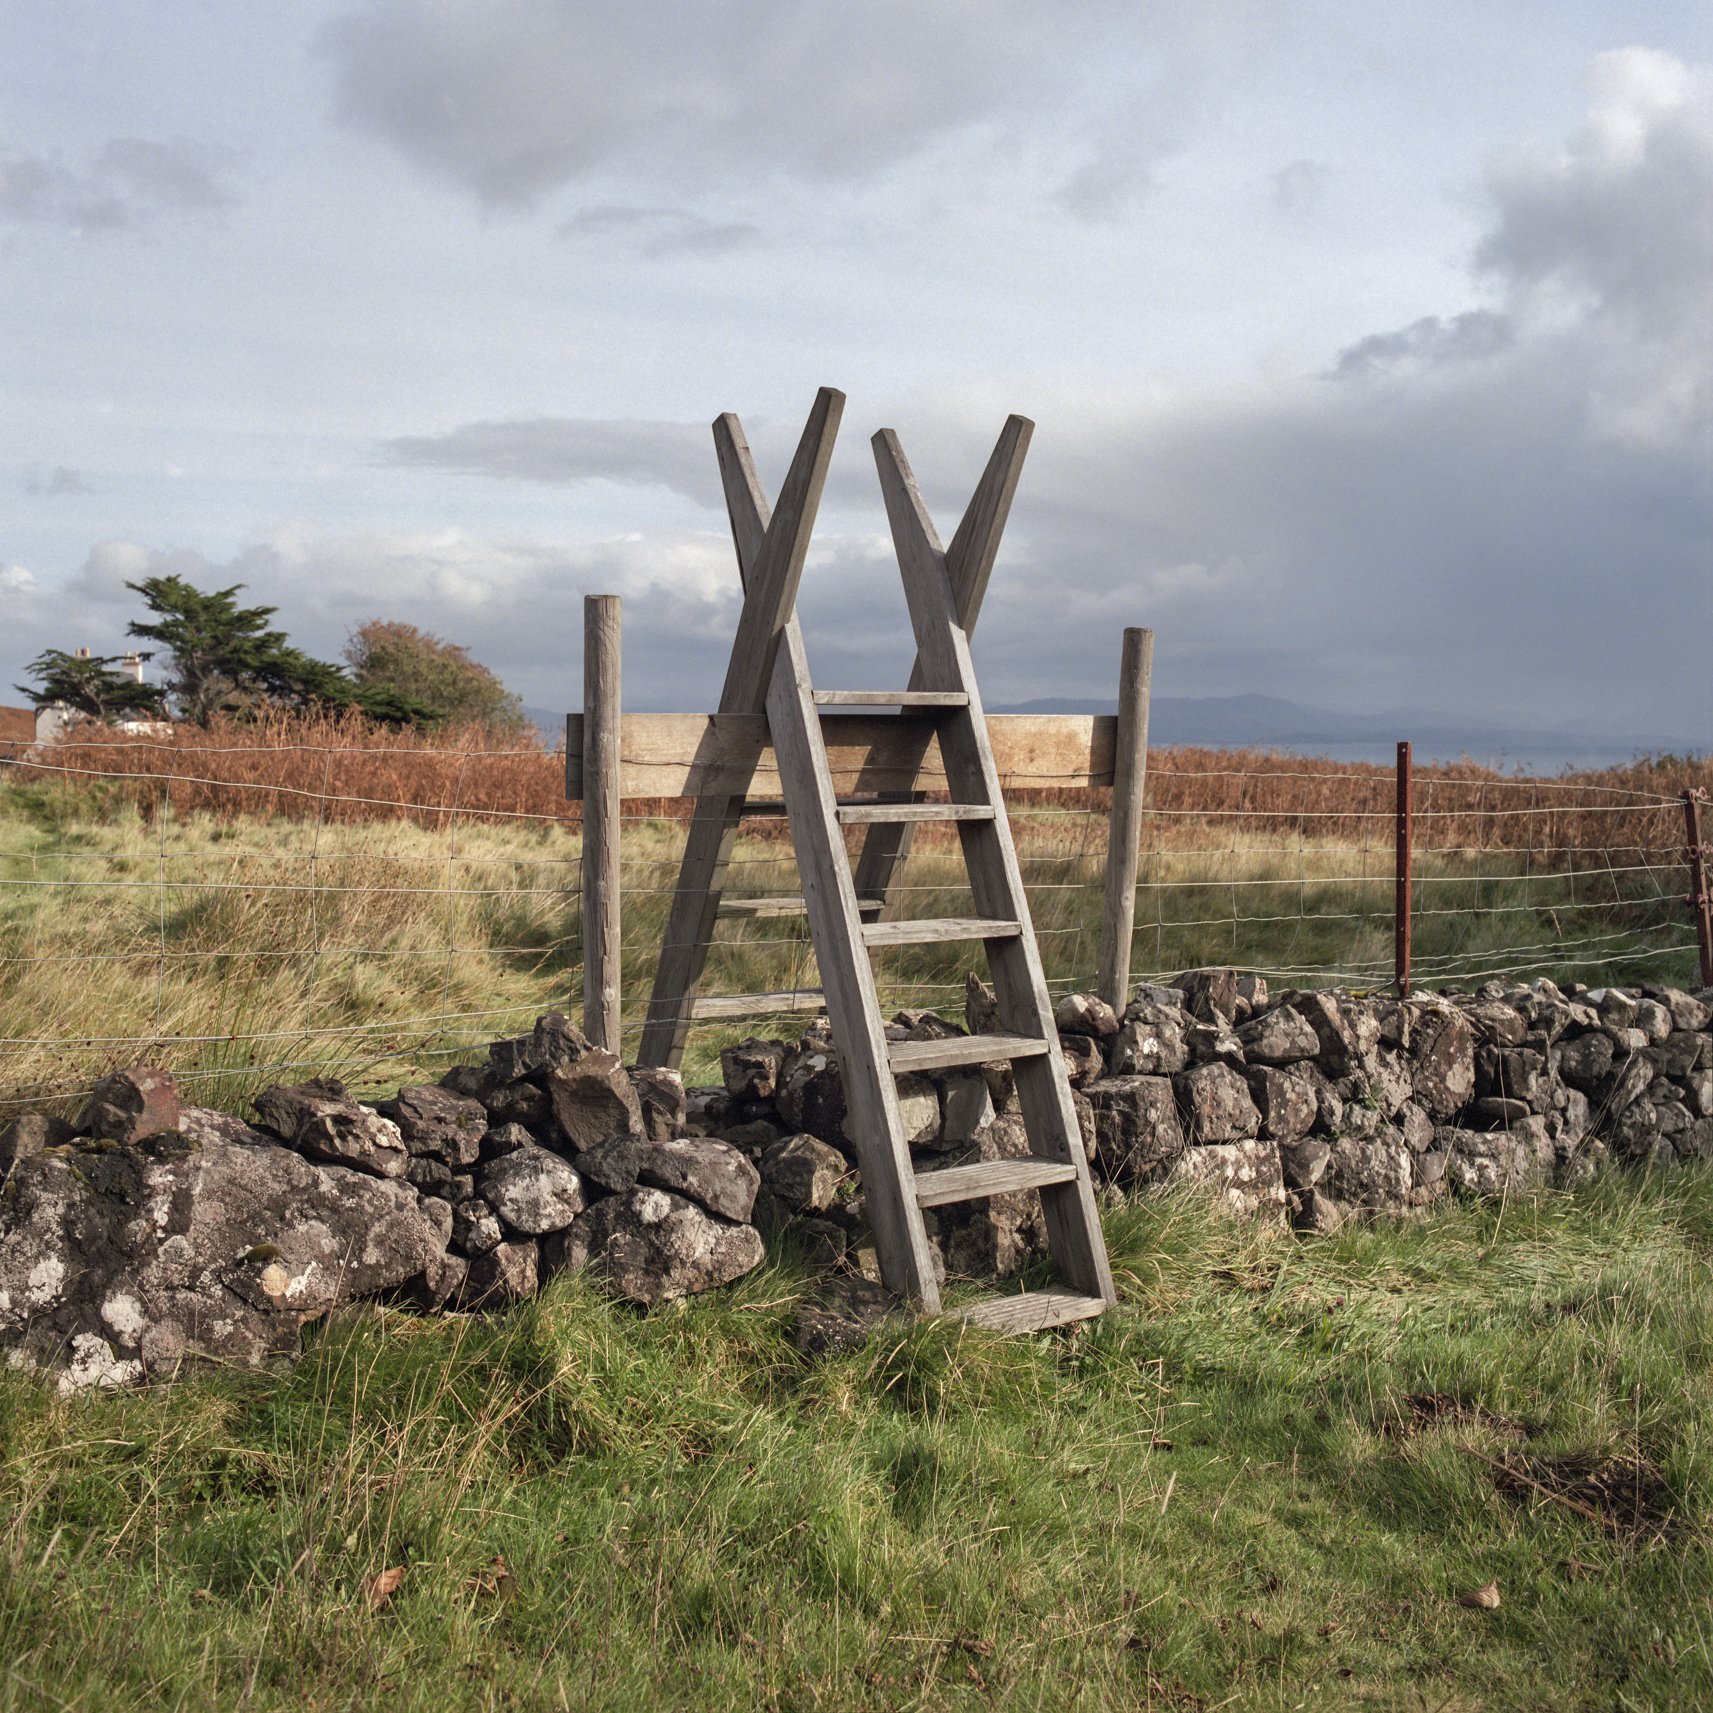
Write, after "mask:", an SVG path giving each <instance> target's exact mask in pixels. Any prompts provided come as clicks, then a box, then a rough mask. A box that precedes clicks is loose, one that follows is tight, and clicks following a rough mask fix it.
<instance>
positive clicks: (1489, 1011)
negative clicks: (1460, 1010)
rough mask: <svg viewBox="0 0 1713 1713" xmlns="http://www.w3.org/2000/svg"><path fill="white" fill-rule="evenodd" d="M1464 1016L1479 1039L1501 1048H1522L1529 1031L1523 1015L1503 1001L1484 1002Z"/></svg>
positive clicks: (1488, 1000)
mask: <svg viewBox="0 0 1713 1713" xmlns="http://www.w3.org/2000/svg"><path fill="white" fill-rule="evenodd" d="M1464 1015H1465V1016H1466V1017H1467V1018H1468V1019H1469V1022H1470V1026H1471V1028H1472V1029H1473V1030H1474V1032H1475V1033H1476V1034H1477V1035H1478V1036H1479V1037H1481V1038H1482V1039H1483V1040H1484V1041H1487V1042H1491V1043H1493V1044H1495V1045H1497V1046H1501V1047H1517V1046H1521V1045H1522V1040H1523V1037H1524V1036H1525V1035H1526V1034H1527V1033H1528V1031H1529V1026H1528V1024H1527V1023H1526V1022H1525V1021H1524V1020H1523V1018H1522V1016H1521V1014H1520V1013H1518V1012H1517V1011H1516V1010H1515V1009H1514V1008H1513V1007H1512V1006H1509V1005H1506V1004H1505V1003H1504V1002H1503V1001H1502V1000H1496V999H1485V1000H1482V1001H1480V1002H1479V1003H1477V1004H1475V1005H1471V1006H1470V1007H1469V1008H1468V1010H1467V1011H1465V1013H1464Z"/></svg>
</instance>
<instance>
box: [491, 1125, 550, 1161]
mask: <svg viewBox="0 0 1713 1713" xmlns="http://www.w3.org/2000/svg"><path fill="white" fill-rule="evenodd" d="M535 1146H537V1144H536V1140H535V1137H534V1136H532V1135H531V1134H530V1132H529V1131H528V1130H527V1129H525V1128H524V1126H523V1125H521V1124H496V1125H494V1126H492V1127H491V1128H490V1129H489V1130H487V1131H486V1132H485V1133H484V1134H483V1136H482V1147H481V1153H480V1156H479V1157H480V1158H481V1159H484V1160H498V1159H499V1158H501V1156H502V1155H505V1154H515V1153H516V1152H517V1151H518V1149H520V1148H534V1147H535Z"/></svg>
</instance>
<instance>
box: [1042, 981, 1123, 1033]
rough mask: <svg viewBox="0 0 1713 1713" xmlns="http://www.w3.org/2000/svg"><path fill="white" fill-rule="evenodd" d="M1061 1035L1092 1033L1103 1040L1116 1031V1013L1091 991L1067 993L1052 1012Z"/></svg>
mask: <svg viewBox="0 0 1713 1713" xmlns="http://www.w3.org/2000/svg"><path fill="white" fill-rule="evenodd" d="M1053 1021H1054V1023H1056V1024H1057V1025H1058V1029H1059V1033H1060V1034H1061V1035H1092V1036H1094V1037H1095V1039H1097V1040H1101V1041H1104V1040H1106V1039H1107V1037H1109V1036H1111V1035H1116V1034H1117V1033H1118V1013H1117V1012H1116V1011H1114V1010H1113V1009H1112V1007H1111V1006H1110V1005H1108V1004H1107V1003H1106V1001H1105V1000H1104V999H1102V998H1100V997H1099V996H1098V995H1097V994H1093V993H1067V994H1066V995H1065V997H1064V998H1063V999H1061V1000H1060V1001H1059V1004H1058V1009H1057V1010H1056V1011H1055V1012H1054V1013H1053Z"/></svg>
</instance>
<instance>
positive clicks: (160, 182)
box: [0, 137, 237, 232]
mask: <svg viewBox="0 0 1713 1713" xmlns="http://www.w3.org/2000/svg"><path fill="white" fill-rule="evenodd" d="M227 164H228V157H226V156H225V155H224V154H223V153H221V152H220V151H218V150H213V149H209V148H206V147H204V146H203V145H202V144H199V143H193V142H191V141H189V140H188V139H186V138H183V137H176V138H172V139H170V140H167V141H164V142H163V141H160V140H157V139H153V138H148V137H114V138H112V139H110V140H109V141H108V142H107V143H106V144H105V145H103V147H102V148H101V150H100V151H99V152H98V153H97V154H96V156H95V158H94V159H93V160H92V161H91V162H90V164H89V165H88V166H87V167H86V168H83V169H78V168H75V167H72V166H69V165H67V164H66V162H65V161H63V160H62V159H60V158H59V156H57V155H53V154H27V153H16V152H11V151H5V150H0V216H4V217H6V218H9V219H12V220H17V221H33V222H39V223H47V224H51V225H58V226H70V227H74V228H75V229H77V230H79V231H86V232H99V231H117V230H120V229H123V228H129V227H137V226H143V225H146V224H148V223H149V222H150V221H152V220H154V219H156V218H158V217H159V216H161V215H164V214H185V213H213V212H218V211H219V210H221V209H225V208H230V207H232V206H233V205H234V204H235V203H236V201H237V197H236V195H235V193H234V192H233V190H232V189H231V187H230V185H229V184H228V183H227V182H226V181H225V179H224V177H223V176H222V174H223V173H224V171H225V169H226V166H227Z"/></svg>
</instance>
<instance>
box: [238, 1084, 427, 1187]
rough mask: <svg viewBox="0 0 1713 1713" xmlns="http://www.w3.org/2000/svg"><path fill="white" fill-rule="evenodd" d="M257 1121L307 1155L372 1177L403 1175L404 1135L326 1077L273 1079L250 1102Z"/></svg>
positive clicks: (407, 1158) (406, 1155) (407, 1157)
mask: <svg viewBox="0 0 1713 1713" xmlns="http://www.w3.org/2000/svg"><path fill="white" fill-rule="evenodd" d="M251 1104H252V1105H253V1106H254V1107H255V1109H256V1113H257V1115H258V1116H259V1117H260V1118H261V1121H262V1123H263V1124H264V1125H265V1126H266V1127H267V1128H268V1129H269V1130H271V1131H273V1132H274V1134H275V1135H276V1136H278V1137H279V1138H280V1139H281V1140H282V1141H283V1142H285V1143H286V1145H287V1146H288V1147H291V1148H295V1149H296V1150H297V1152H298V1153H300V1154H302V1155H303V1156H304V1157H305V1158H307V1159H310V1160H325V1161H328V1162H329V1163H331V1164H333V1165H339V1166H350V1167H352V1168H353V1169H354V1170H356V1171H359V1172H369V1173H372V1174H373V1175H374V1176H375V1177H377V1178H402V1177H403V1176H404V1173H405V1167H406V1166H408V1165H409V1163H410V1154H409V1152H408V1151H407V1150H406V1148H405V1145H404V1137H403V1136H401V1135H400V1134H399V1128H398V1126H397V1125H396V1124H394V1123H393V1121H392V1120H391V1119H390V1118H383V1117H382V1116H381V1115H380V1114H379V1113H378V1112H376V1111H375V1110H374V1108H373V1107H369V1106H364V1105H362V1104H361V1103H360V1102H358V1101H355V1100H353V1099H352V1098H351V1096H350V1095H349V1094H348V1093H347V1092H346V1089H345V1085H344V1084H343V1083H341V1082H335V1081H333V1080H331V1079H328V1078H317V1079H315V1080H313V1081H311V1082H306V1083H296V1084H293V1085H291V1086H290V1087H284V1086H281V1085H279V1084H277V1083H276V1084H275V1085H274V1086H273V1087H272V1088H265V1089H263V1090H262V1092H261V1093H260V1094H259V1095H257V1096H256V1097H255V1099H254V1101H253V1102H252V1103H251Z"/></svg>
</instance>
